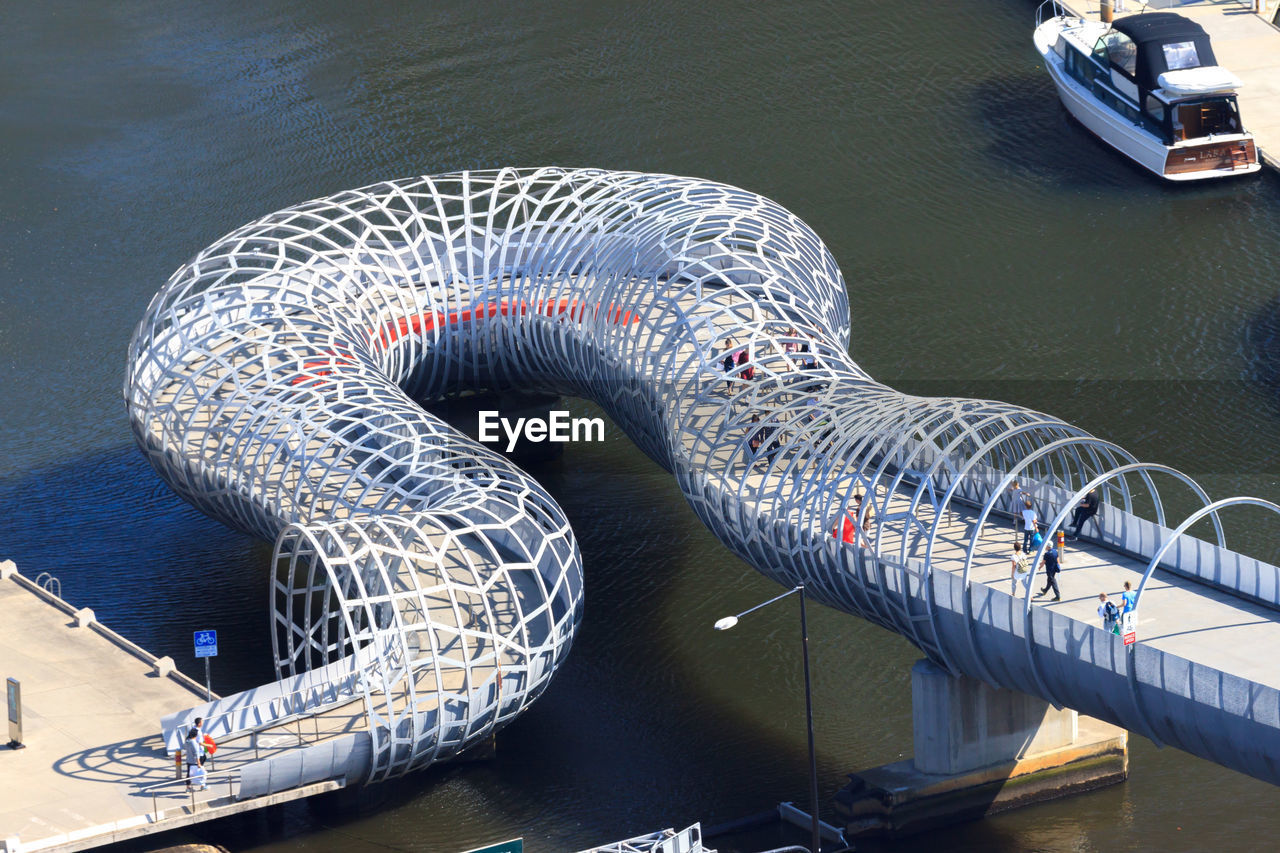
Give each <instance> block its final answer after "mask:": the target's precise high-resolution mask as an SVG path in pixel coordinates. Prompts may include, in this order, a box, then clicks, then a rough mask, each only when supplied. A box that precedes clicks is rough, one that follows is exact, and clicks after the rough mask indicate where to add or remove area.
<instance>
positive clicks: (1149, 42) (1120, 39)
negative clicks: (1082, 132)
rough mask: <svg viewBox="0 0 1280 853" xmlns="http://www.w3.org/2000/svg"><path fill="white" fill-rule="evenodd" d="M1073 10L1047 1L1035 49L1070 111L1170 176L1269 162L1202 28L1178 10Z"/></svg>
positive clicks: (1251, 168)
mask: <svg viewBox="0 0 1280 853" xmlns="http://www.w3.org/2000/svg"><path fill="white" fill-rule="evenodd" d="M1046 8H1047V9H1049V10H1051V15H1052V17H1049V18H1048V19H1047V20H1045V19H1044V14H1045V11H1046ZM1065 12H1066V10H1064V9H1063V8H1062V6H1061V5H1060V4H1058V3H1056V2H1048V3H1044V4H1042V5H1041V7H1040V11H1039V12H1037V15H1036V31H1035V45H1036V49H1037V50H1038V51H1039V52H1040V56H1041V57H1042V58H1043V59H1044V65H1045V68H1047V69H1048V71H1049V76H1050V77H1052V78H1053V82H1054V85H1055V86H1057V87H1058V94H1059V96H1060V97H1061V98H1062V103H1063V104H1064V105H1065V106H1066V108H1067V110H1068V111H1069V112H1070V113H1071V114H1072V115H1073V116H1075V117H1076V119H1078V120H1079V121H1080V123H1081V124H1083V125H1084V126H1085V127H1086V128H1088V129H1089V130H1091V131H1093V133H1094V134H1096V135H1097V136H1098V137H1099V138H1100V139H1102V141H1103V142H1106V143H1107V144H1108V145H1110V146H1111V147H1113V148H1115V149H1116V150H1117V151H1120V152H1121V153H1122V154H1125V155H1127V156H1128V157H1129V158H1130V159H1132V160H1134V161H1135V162H1137V163H1139V164H1140V165H1142V166H1145V167H1146V168H1148V169H1150V170H1151V171H1153V172H1155V173H1156V174H1157V175H1160V176H1161V177H1162V178H1167V179H1168V180H1171V181H1194V180H1200V179H1202V178H1220V177H1225V176H1228V175H1246V174H1250V173H1253V172H1257V171H1258V170H1259V169H1260V168H1262V167H1261V164H1260V163H1259V162H1258V150H1257V147H1256V146H1255V145H1254V141H1253V135H1252V134H1250V133H1247V132H1246V131H1245V129H1244V126H1243V125H1242V124H1241V122H1240V108H1239V104H1237V102H1236V94H1235V92H1236V89H1238V88H1239V87H1240V81H1239V80H1238V79H1237V78H1236V77H1235V76H1234V75H1233V74H1231V73H1230V72H1229V71H1227V70H1226V69H1225V68H1222V67H1220V66H1218V64H1217V61H1216V60H1215V59H1214V56H1213V48H1212V47H1211V46H1210V44H1209V35H1208V34H1207V33H1206V32H1205V31H1204V28H1203V27H1201V26H1200V25H1199V24H1197V23H1195V22H1194V21H1191V20H1188V19H1187V18H1185V17H1183V16H1182V15H1176V14H1173V13H1171V12H1147V13H1143V14H1139V15H1129V16H1126V17H1123V18H1117V19H1116V20H1114V21H1112V22H1111V23H1103V22H1101V21H1091V20H1087V19H1084V18H1078V17H1075V16H1072V15H1067V14H1066V13H1065Z"/></svg>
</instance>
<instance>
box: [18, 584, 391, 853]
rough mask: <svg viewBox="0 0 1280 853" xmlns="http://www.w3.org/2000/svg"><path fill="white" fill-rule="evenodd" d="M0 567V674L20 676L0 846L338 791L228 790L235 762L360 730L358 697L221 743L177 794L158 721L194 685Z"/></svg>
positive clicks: (141, 830) (199, 817) (325, 785)
mask: <svg viewBox="0 0 1280 853" xmlns="http://www.w3.org/2000/svg"><path fill="white" fill-rule="evenodd" d="M0 567H2V568H3V575H0V677H4V678H16V679H18V681H19V682H21V685H22V721H23V737H22V740H23V743H24V744H25V747H24V748H23V749H7V748H5V747H4V746H2V745H0V853H8V851H12V850H19V851H23V853H26V851H37V850H38V851H72V850H82V849H86V848H90V847H97V846H100V845H103V844H109V843H112V842H113V841H119V840H122V839H124V838H128V837H133V836H136V835H143V834H147V833H150V832H159V831H163V830H167V829H172V828H176V827H179V826H185V825H189V824H192V823H197V822H200V821H203V820H209V819H211V818H215V817H221V816H222V815H225V814H230V813H233V812H237V811H245V810H247V809H253V808H259V807H261V806H263V805H269V804H271V803H275V802H283V801H286V800H290V799H296V798H299V797H304V796H309V795H311V794H314V793H318V792H319V791H323V790H332V789H334V788H338V787H341V782H337V781H326V782H320V783H317V784H313V785H307V786H305V787H302V788H295V789H291V790H289V791H285V792H281V793H279V794H274V795H271V796H268V797H259V798H255V799H251V800H244V801H240V800H236V799H235V798H234V796H233V794H234V793H235V789H236V787H238V786H237V785H236V782H237V781H238V779H237V777H238V770H239V768H240V767H241V766H243V765H244V764H246V763H249V762H252V761H256V760H258V759H260V758H267V757H269V756H271V755H273V754H278V753H282V752H287V751H289V750H292V749H296V748H297V747H299V746H310V745H312V744H315V743H320V742H323V741H327V740H330V739H332V738H335V737H340V736H342V735H344V734H346V733H349V732H351V731H355V730H357V729H362V728H364V727H365V725H366V722H365V714H364V706H363V703H362V702H348V703H345V704H344V705H342V706H336V707H332V708H329V709H327V710H326V712H325V713H323V714H321V715H319V716H316V717H313V718H309V719H307V720H305V721H289V722H287V723H283V724H280V725H277V726H275V727H272V728H269V729H266V730H264V731H263V732H261V733H259V734H253V735H248V736H246V737H243V738H240V739H236V740H233V741H230V742H228V743H224V744H221V745H220V747H221V748H220V749H219V750H218V754H217V760H216V761H215V762H214V763H213V764H212V765H211V766H210V768H209V769H210V770H211V771H212V773H211V775H210V784H209V788H208V790H207V791H204V792H199V793H196V792H192V793H188V792H187V791H186V788H185V782H184V781H182V780H180V779H179V778H178V776H177V770H176V769H175V766H174V762H173V760H172V757H171V756H170V755H168V754H167V752H166V750H165V747H164V744H163V742H162V741H161V738H160V718H161V717H162V716H164V715H165V714H169V713H172V712H173V711H180V710H182V709H184V708H190V707H192V706H195V705H199V704H202V703H203V702H204V701H205V693H204V688H203V686H202V685H200V684H199V683H198V682H196V681H194V680H192V679H191V678H188V677H187V676H185V675H183V674H182V673H180V672H177V671H174V672H172V673H170V674H167V675H164V676H161V675H160V674H159V673H158V671H157V667H156V659H155V658H154V657H153V656H152V655H150V654H148V653H147V652H146V651H145V650H143V649H141V648H138V647H137V646H135V645H134V644H132V643H130V642H129V641H128V640H126V639H124V638H123V637H120V636H119V635H117V634H115V633H114V632H113V631H111V630H109V629H107V628H105V627H104V626H102V625H100V624H97V623H93V624H88V625H84V626H80V625H79V621H81V620H78V619H77V617H76V615H75V614H76V612H77V611H76V610H75V608H73V607H71V606H70V605H67V604H66V603H65V602H62V601H61V600H60V599H57V598H56V597H54V596H51V595H45V594H42V593H40V592H37V591H35V590H34V589H33V586H34V585H33V584H32V583H31V581H30V580H29V579H27V578H23V577H22V576H21V575H18V574H17V573H16V572H15V571H14V567H13V564H12V563H9V562H5V563H0ZM6 722H7V721H6ZM4 734H5V736H4V738H3V739H0V744H2V743H3V742H4V741H7V740H8V732H7V729H6V730H5V732H4Z"/></svg>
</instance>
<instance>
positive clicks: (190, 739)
mask: <svg viewBox="0 0 1280 853" xmlns="http://www.w3.org/2000/svg"><path fill="white" fill-rule="evenodd" d="M197 735H198V730H197V729H195V728H194V727H193V728H191V729H189V730H188V731H187V739H186V740H185V741H184V742H183V744H182V752H183V755H184V756H185V757H186V760H187V790H188V791H190V790H192V788H194V789H195V790H197V791H203V790H204V787H205V786H204V768H203V767H201V766H200V757H201V755H203V754H204V750H203V749H201V748H200V741H199V740H197V739H196V738H197Z"/></svg>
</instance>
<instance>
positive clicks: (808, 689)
mask: <svg viewBox="0 0 1280 853" xmlns="http://www.w3.org/2000/svg"><path fill="white" fill-rule="evenodd" d="M797 592H798V593H800V647H801V649H802V650H803V652H804V719H805V725H806V726H807V727H808V729H809V798H810V801H811V802H810V813H811V816H812V818H813V841H812V844H813V853H820V851H821V849H822V837H821V835H820V834H819V832H818V754H817V752H816V751H815V750H814V747H813V688H812V682H811V681H810V679H809V622H808V619H807V618H806V616H805V610H804V599H805V594H804V584H800V585H799V586H797V587H795V588H794V589H789V590H787V591H786V592H784V593H783V594H782V595H779V596H775V597H774V598H771V599H769V600H768V601H766V602H764V603H763V604H757V605H756V606H755V607H751V608H748V609H746V610H744V611H742V612H741V613H739V614H738V615H737V616H726V617H724V618H723V619H721V620H719V621H717V622H716V630H717V631H728V630H729V629H730V628H732V627H733V626H734V625H737V624H738V620H739V619H741V618H742V617H743V616H746V615H747V614H748V613H753V612H755V611H757V610H759V609H760V608H762V607H768V606H769V605H770V604H773V603H774V602H775V601H781V600H782V599H784V598H786V597H787V596H788V595H792V594H794V593H797Z"/></svg>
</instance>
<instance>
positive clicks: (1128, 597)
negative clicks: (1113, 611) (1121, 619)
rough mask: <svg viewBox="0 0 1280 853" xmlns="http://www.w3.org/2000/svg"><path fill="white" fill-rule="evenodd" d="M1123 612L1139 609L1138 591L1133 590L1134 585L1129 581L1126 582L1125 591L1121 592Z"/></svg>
mask: <svg viewBox="0 0 1280 853" xmlns="http://www.w3.org/2000/svg"><path fill="white" fill-rule="evenodd" d="M1120 601H1121V602H1122V605H1121V607H1120V612H1121V613H1131V612H1133V611H1134V610H1137V609H1138V593H1136V592H1134V591H1133V585H1132V584H1130V583H1129V582H1128V581H1125V582H1124V592H1122V593H1120Z"/></svg>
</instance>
